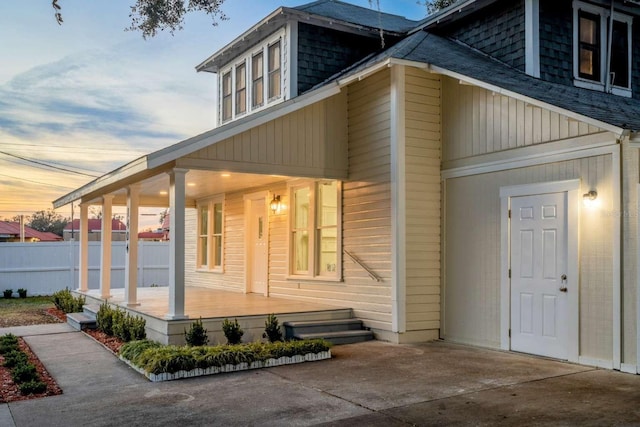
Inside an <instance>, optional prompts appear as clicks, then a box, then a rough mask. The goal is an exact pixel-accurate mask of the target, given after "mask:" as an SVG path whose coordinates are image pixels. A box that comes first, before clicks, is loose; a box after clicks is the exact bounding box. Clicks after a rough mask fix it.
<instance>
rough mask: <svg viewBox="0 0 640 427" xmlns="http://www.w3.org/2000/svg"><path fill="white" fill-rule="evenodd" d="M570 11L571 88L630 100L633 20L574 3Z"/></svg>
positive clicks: (625, 16)
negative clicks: (571, 24)
mask: <svg viewBox="0 0 640 427" xmlns="http://www.w3.org/2000/svg"><path fill="white" fill-rule="evenodd" d="M573 7H574V76H575V78H574V84H575V85H576V86H578V87H583V88H587V89H592V90H600V91H610V92H611V93H614V94H616V95H622V96H627V97H630V96H631V79H630V76H631V24H632V22H633V18H632V17H631V16H628V15H623V14H621V13H618V12H614V13H613V16H611V12H610V10H608V9H606V8H602V7H598V6H594V5H592V4H588V3H583V2H581V1H577V0H576V1H574V3H573ZM612 18H613V19H612ZM609 37H611V40H610V43H609Z"/></svg>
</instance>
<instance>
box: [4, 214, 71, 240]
mask: <svg viewBox="0 0 640 427" xmlns="http://www.w3.org/2000/svg"><path fill="white" fill-rule="evenodd" d="M14 221H20V217H19V216H18V217H15V218H14ZM24 222H25V225H27V226H29V227H31V228H33V229H34V230H37V231H43V232H50V233H55V234H57V235H58V236H62V231H63V230H64V227H65V226H66V225H67V223H68V222H69V219H68V218H65V217H63V216H62V215H60V214H59V213H56V212H55V211H54V210H53V209H47V210H46V211H45V210H42V211H38V212H36V213H34V214H33V215H31V216H27V217H25V221H24Z"/></svg>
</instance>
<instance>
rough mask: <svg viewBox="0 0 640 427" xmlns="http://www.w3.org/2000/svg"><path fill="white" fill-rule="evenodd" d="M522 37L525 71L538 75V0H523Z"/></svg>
mask: <svg viewBox="0 0 640 427" xmlns="http://www.w3.org/2000/svg"><path fill="white" fill-rule="evenodd" d="M524 39H525V53H526V57H525V68H526V71H525V72H526V73H527V74H529V75H530V76H533V77H540V3H539V0H525V2H524Z"/></svg>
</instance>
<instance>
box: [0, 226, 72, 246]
mask: <svg viewBox="0 0 640 427" xmlns="http://www.w3.org/2000/svg"><path fill="white" fill-rule="evenodd" d="M60 240H62V237H60V236H58V235H57V234H55V233H50V232H48V231H47V232H43V231H38V230H34V229H33V228H31V227H29V226H26V225H25V226H24V234H23V232H21V230H20V223H19V222H13V221H0V242H58V241H60Z"/></svg>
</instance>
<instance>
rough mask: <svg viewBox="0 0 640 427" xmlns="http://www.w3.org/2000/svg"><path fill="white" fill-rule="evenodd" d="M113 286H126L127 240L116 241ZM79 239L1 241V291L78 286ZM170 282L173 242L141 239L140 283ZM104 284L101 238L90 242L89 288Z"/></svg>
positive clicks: (31, 291) (44, 291) (35, 292)
mask: <svg viewBox="0 0 640 427" xmlns="http://www.w3.org/2000/svg"><path fill="white" fill-rule="evenodd" d="M112 244H113V246H112V254H111V260H112V261H111V287H112V288H122V287H123V286H124V266H125V247H126V246H125V245H126V242H113V243H112ZM78 254H79V242H74V241H68V242H52V243H49V242H46V243H45V242H38V243H0V292H2V291H3V290H5V289H13V291H14V292H16V291H17V289H19V288H24V289H26V290H27V293H28V295H51V294H52V293H54V292H56V291H59V290H62V289H64V288H69V289H77V288H78ZM168 283H169V242H139V243H138V287H147V286H152V285H157V286H166V285H167V284H168ZM99 286H100V242H89V289H98V288H99Z"/></svg>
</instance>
